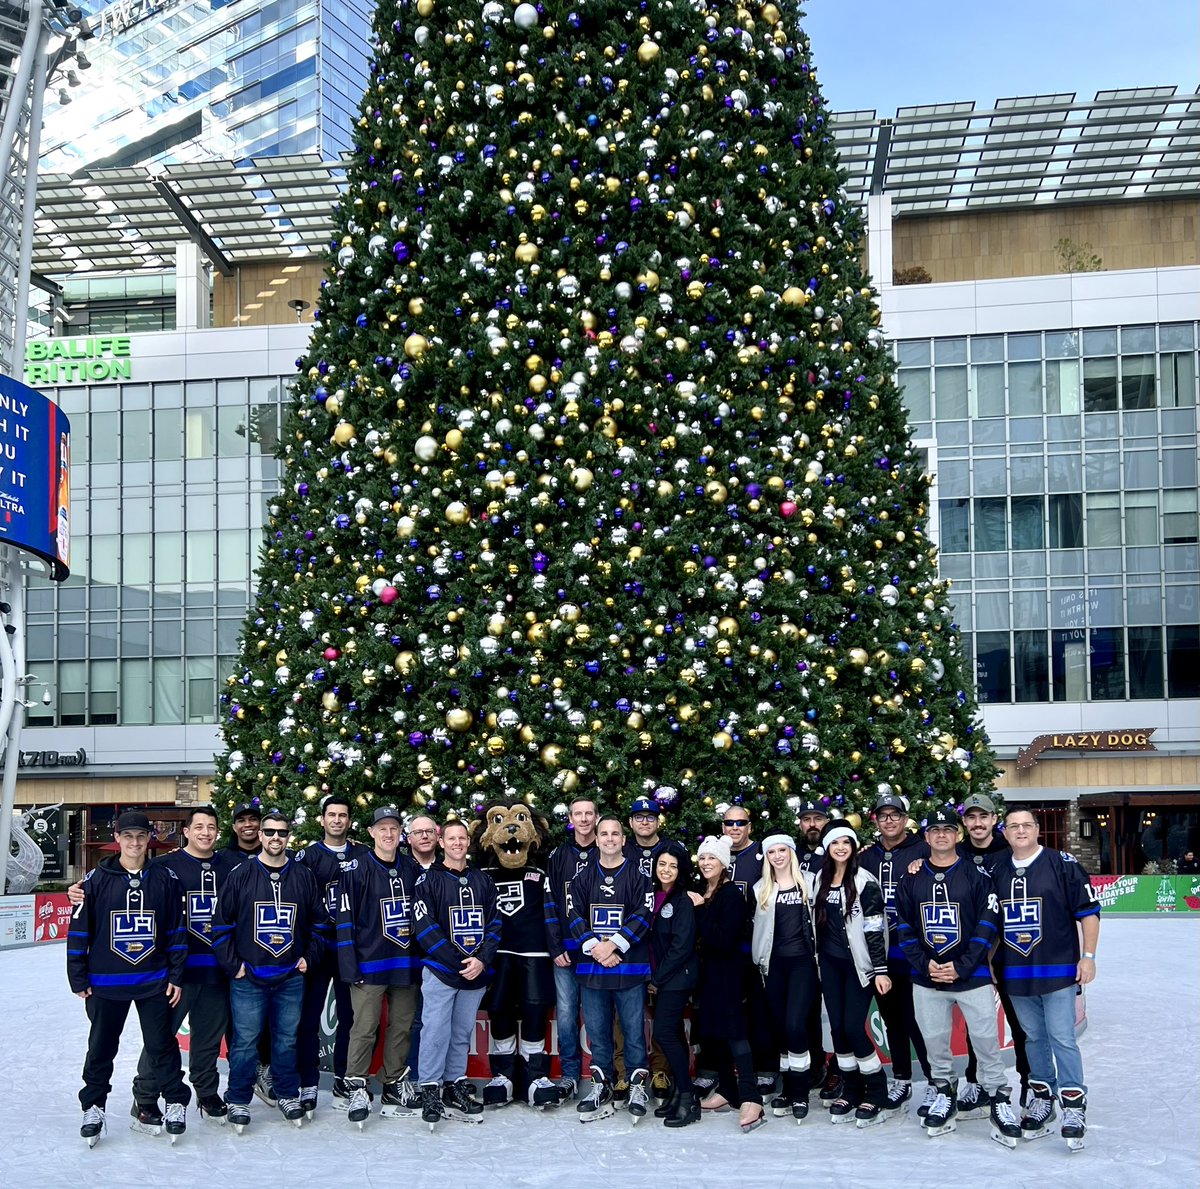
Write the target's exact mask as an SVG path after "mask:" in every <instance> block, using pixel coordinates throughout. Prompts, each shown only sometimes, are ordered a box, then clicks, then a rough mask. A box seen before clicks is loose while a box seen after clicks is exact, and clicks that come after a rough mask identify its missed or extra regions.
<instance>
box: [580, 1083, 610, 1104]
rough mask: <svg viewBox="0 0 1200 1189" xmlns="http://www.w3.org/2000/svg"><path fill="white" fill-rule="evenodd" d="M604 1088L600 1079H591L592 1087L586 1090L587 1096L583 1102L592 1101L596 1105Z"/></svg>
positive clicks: (601, 1096)
mask: <svg viewBox="0 0 1200 1189" xmlns="http://www.w3.org/2000/svg"><path fill="white" fill-rule="evenodd" d="M604 1089H605V1084H604V1082H602V1081H600V1080H596V1081H593V1082H592V1088H591V1089H590V1090H589V1091H588V1094H587V1097H586V1098H585V1099H584V1102H594V1103H596V1104H597V1105H599V1104H600V1102H601V1101H602V1100H603V1098H604Z"/></svg>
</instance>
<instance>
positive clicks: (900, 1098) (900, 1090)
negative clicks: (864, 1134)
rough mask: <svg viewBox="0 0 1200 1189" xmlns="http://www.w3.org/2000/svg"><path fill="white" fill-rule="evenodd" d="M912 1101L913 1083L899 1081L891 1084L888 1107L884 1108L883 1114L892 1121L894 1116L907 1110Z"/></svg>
mask: <svg viewBox="0 0 1200 1189" xmlns="http://www.w3.org/2000/svg"><path fill="white" fill-rule="evenodd" d="M911 1101H912V1082H906V1081H900V1080H899V1079H897V1080H895V1081H892V1082H889V1083H888V1091H887V1105H886V1106H885V1107H884V1108H883V1113H884V1114H885V1115H886V1116H887V1117H888V1118H889V1119H890V1118H891V1117H892V1116H893V1115H898V1114H899V1113H900V1112H901V1111H903V1110H906V1109H907V1108H908V1104H909V1103H910V1102H911Z"/></svg>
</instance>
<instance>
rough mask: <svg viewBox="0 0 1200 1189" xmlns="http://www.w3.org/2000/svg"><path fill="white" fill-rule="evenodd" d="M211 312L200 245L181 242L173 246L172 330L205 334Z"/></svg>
mask: <svg viewBox="0 0 1200 1189" xmlns="http://www.w3.org/2000/svg"><path fill="white" fill-rule="evenodd" d="M210 310H211V303H210V302H209V295H208V274H207V273H206V272H205V271H204V261H203V258H202V256H201V254H200V245H199V244H195V243H193V242H192V241H191V240H184V241H183V242H182V243H178V244H176V245H175V329H176V330H206V329H207V328H208V327H209V326H211V325H212V316H211V312H210Z"/></svg>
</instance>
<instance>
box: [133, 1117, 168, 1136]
mask: <svg viewBox="0 0 1200 1189" xmlns="http://www.w3.org/2000/svg"><path fill="white" fill-rule="evenodd" d="M129 1130H130V1131H137V1132H139V1133H140V1134H142V1135H162V1126H161V1124H160V1125H159V1126H157V1127H156V1126H155V1125H154V1124H153V1123H139V1122H138V1121H137V1120H136V1119H134V1120H133V1122H132V1123H130V1124H129Z"/></svg>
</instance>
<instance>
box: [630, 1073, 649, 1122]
mask: <svg viewBox="0 0 1200 1189" xmlns="http://www.w3.org/2000/svg"><path fill="white" fill-rule="evenodd" d="M648 1079H649V1074H648V1073H647V1071H646V1070H644V1069H635V1070H634V1071H633V1076H632V1077H631V1078H630V1079H629V1104H628V1110H629V1121H630V1122H631V1123H636V1122H637V1121H638V1120H639V1119H640V1118H642V1116H643V1115H645V1113H646V1108H647V1107H648V1106H649V1105H650V1095H649V1093H648V1092H647V1083H648Z"/></svg>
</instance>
